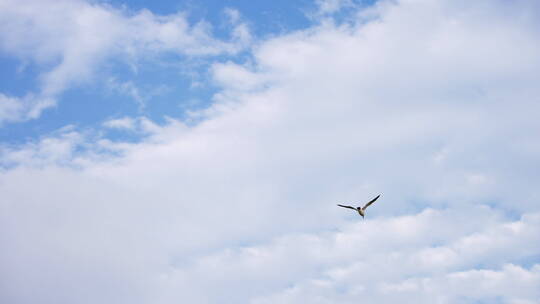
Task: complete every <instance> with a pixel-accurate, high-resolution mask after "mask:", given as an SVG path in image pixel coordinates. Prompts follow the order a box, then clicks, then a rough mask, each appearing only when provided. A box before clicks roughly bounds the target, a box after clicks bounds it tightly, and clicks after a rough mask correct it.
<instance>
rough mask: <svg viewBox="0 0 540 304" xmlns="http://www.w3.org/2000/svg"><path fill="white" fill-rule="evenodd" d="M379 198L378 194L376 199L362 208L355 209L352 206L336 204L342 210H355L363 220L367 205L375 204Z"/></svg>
mask: <svg viewBox="0 0 540 304" xmlns="http://www.w3.org/2000/svg"><path fill="white" fill-rule="evenodd" d="M379 196H381V195H380V194H379V195H377V197H375V198H374V199H372V200H371V201H369V202H367V203H366V204H365V205H364V207H356V208H355V207H353V206H346V205H340V204H338V206H340V207H343V208H348V209H353V210H356V211H357V212H358V214H360V215H361V216H362V218H364V216H365V215H366V208H367V207H369V205H371V204H373V202H375V201H376V200H377V199H378V198H379Z"/></svg>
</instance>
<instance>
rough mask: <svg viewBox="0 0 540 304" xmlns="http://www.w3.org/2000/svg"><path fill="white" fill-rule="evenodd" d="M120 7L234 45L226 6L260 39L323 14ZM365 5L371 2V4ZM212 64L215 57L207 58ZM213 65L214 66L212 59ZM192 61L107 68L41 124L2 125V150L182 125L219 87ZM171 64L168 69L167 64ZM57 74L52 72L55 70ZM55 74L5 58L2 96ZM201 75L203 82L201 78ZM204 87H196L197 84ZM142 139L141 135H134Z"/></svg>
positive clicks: (214, 4) (141, 1) (187, 5)
mask: <svg viewBox="0 0 540 304" xmlns="http://www.w3.org/2000/svg"><path fill="white" fill-rule="evenodd" d="M94 2H97V3H108V4H109V5H112V6H114V7H124V8H126V9H127V10H129V11H132V12H134V13H135V12H137V11H139V10H141V9H147V10H150V11H152V12H153V13H154V14H158V15H168V14H173V13H176V12H179V11H181V12H187V14H188V15H187V16H188V18H189V20H190V22H191V23H196V22H198V21H200V20H205V21H207V22H209V23H210V24H212V28H213V35H215V36H216V37H217V38H219V39H225V40H226V39H228V38H229V35H230V26H228V25H227V19H226V16H225V14H224V9H225V8H233V9H236V10H238V11H239V12H240V13H241V15H242V18H243V20H244V21H246V22H247V23H248V24H249V26H250V29H251V31H252V34H253V35H254V36H255V37H257V38H258V39H261V38H264V37H268V36H273V35H279V34H283V33H286V32H290V31H294V30H298V29H302V28H306V27H309V26H310V25H311V24H312V22H313V21H312V20H310V19H309V17H307V14H308V13H309V12H313V11H314V10H315V8H316V6H315V3H314V1H310V0H296V1H289V0H273V1H253V0H205V1H173V0H167V1H148V0H104V1H94ZM371 2H373V1H372V0H370V1H363V3H364V4H367V3H371ZM246 56H247V54H246V53H241V54H238V55H235V56H220V57H213V58H211V60H212V61H214V62H216V61H227V60H232V61H236V62H241V61H243V60H244V59H245V58H246ZM207 59H208V58H207ZM207 59H206V60H207ZM206 60H205V59H195V60H193V59H189V60H188V59H187V58H183V57H182V56H179V55H174V54H166V55H163V56H161V58H160V59H159V62H140V64H139V66H138V71H137V73H134V72H133V71H132V70H131V68H130V67H129V66H127V65H126V64H124V63H122V62H107V63H106V64H105V65H104V66H103V67H101V68H100V71H99V72H98V73H97V74H98V75H97V77H96V79H97V81H93V82H91V83H87V84H82V85H78V86H74V87H71V88H70V89H68V90H67V91H65V92H63V93H62V94H61V95H60V96H59V97H58V105H57V106H56V107H54V108H49V109H47V110H45V111H44V112H43V113H42V115H41V116H40V117H39V118H38V119H34V120H29V121H27V122H22V123H7V124H4V125H3V126H1V127H0V143H1V144H8V145H10V144H15V145H16V144H21V143H24V142H27V141H28V140H35V139H37V138H39V137H41V136H43V135H46V134H50V133H51V132H54V131H55V130H58V129H60V128H62V127H64V126H66V125H74V126H76V127H77V128H81V129H85V128H95V127H96V126H98V125H99V124H101V123H103V122H104V121H106V120H108V119H112V118H121V117H125V116H131V117H135V116H146V117H148V118H150V119H152V120H154V121H157V122H158V123H159V122H163V120H164V117H165V116H169V117H173V118H179V119H182V118H183V117H184V116H185V113H186V111H187V110H194V109H198V108H204V107H207V106H208V105H209V104H211V102H212V95H213V94H214V93H215V92H216V89H217V88H216V87H214V86H213V85H212V83H211V82H210V81H209V79H208V72H207V68H208V61H206ZM160 63H163V64H160ZM47 68H49V67H47ZM47 68H45V69H44V68H43V67H38V66H36V65H33V64H26V63H25V62H21V61H20V60H18V59H17V58H15V57H10V56H8V55H7V54H2V53H0V92H1V93H4V94H7V95H10V96H16V97H23V96H24V95H25V94H27V93H37V92H39V79H38V77H37V75H39V73H40V72H43V71H47ZM111 77H112V78H114V81H115V82H117V83H126V82H131V83H132V84H133V85H134V86H135V87H137V88H138V89H139V90H140V93H141V95H142V97H143V99H144V106H141V105H140V104H139V103H138V102H137V101H136V100H135V99H134V98H133V97H132V96H129V95H127V94H125V93H122V92H120V91H119V90H115V89H112V88H111V86H110V85H107V81H108V79H110V78H111ZM194 77H195V78H196V79H194ZM194 80H195V81H197V82H198V83H199V84H200V85H198V86H193V85H192V84H193V81H194ZM121 134H122V133H121V132H110V134H109V137H110V138H112V139H122V140H125V139H127V138H129V136H128V135H125V134H124V135H121ZM131 136H135V135H131Z"/></svg>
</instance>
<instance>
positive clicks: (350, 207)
mask: <svg viewBox="0 0 540 304" xmlns="http://www.w3.org/2000/svg"><path fill="white" fill-rule="evenodd" d="M338 206H340V207H343V208H349V209H352V210H356V208H354V207H352V206H344V205H340V204H338Z"/></svg>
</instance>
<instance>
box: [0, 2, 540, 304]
mask: <svg viewBox="0 0 540 304" xmlns="http://www.w3.org/2000/svg"><path fill="white" fill-rule="evenodd" d="M537 6H538V4H537V3H536V2H533V1H520V2H515V3H513V4H512V5H511V6H509V5H508V4H507V3H506V2H505V1H474V2H471V1H468V2H464V1H461V2H456V1H445V0H439V1H420V0H414V1H413V0H407V1H405V0H404V1H399V2H396V1H381V2H379V3H378V4H376V5H375V6H373V7H371V8H369V9H362V10H361V11H358V13H357V18H356V20H357V22H355V23H352V24H351V23H346V24H340V23H335V24H334V23H324V24H319V25H315V26H313V27H311V28H309V29H306V30H302V31H296V32H293V33H289V34H286V35H282V36H276V37H273V38H271V39H269V40H265V41H262V42H261V43H260V45H258V46H257V47H256V48H255V49H254V50H253V53H252V58H251V59H250V60H248V62H246V63H243V64H238V63H232V62H221V63H216V64H215V65H214V66H213V68H212V73H213V79H214V80H215V83H216V84H217V85H219V86H220V90H219V92H218V93H216V94H215V96H214V97H213V102H214V103H213V105H212V106H211V107H209V108H208V109H205V110H201V111H199V112H196V113H193V117H196V118H197V119H198V123H197V124H195V125H191V126H188V125H186V124H185V123H182V122H180V121H175V120H168V121H167V122H166V123H165V124H157V123H155V122H152V121H150V120H148V119H142V118H141V119H134V121H137V123H134V124H135V125H136V126H139V125H140V126H141V128H143V127H142V126H144V128H146V130H151V132H149V135H148V137H147V138H145V139H144V140H142V141H141V142H139V143H129V144H127V143H122V142H112V141H110V140H109V141H107V140H95V138H88V137H85V135H84V134H82V133H81V132H78V131H77V130H72V129H70V130H66V131H64V132H61V133H60V134H57V135H53V136H51V140H50V141H48V142H47V143H48V144H47V145H45V144H42V143H36V144H34V145H33V146H31V147H30V146H25V147H21V148H19V149H17V148H16V147H15V148H13V147H12V148H10V149H9V150H6V151H5V152H4V154H3V157H6V158H9V157H11V158H12V159H13V161H12V162H11V164H10V166H9V167H6V168H4V169H3V170H2V171H1V173H0V192H1V193H2V198H3V200H2V202H1V204H0V208H1V211H2V212H0V231H1V232H0V242H1V244H2V247H3V248H9V250H3V251H1V252H0V271H1V272H2V274H3V275H2V276H1V277H0V283H1V284H0V288H2V289H0V295H1V297H2V300H3V302H10V303H13V302H14V303H17V302H19V303H25V302H36V301H38V300H37V299H39V301H40V302H45V303H48V302H51V303H53V302H54V303H59V302H60V303H73V302H81V301H88V302H104V303H119V302H120V303H123V302H126V303H127V302H129V303H175V302H178V301H185V302H190V303H221V302H223V301H224V299H227V301H230V302H235V303H250V302H251V303H277V302H279V303H304V302H306V301H307V302H310V303H357V301H358V299H359V298H362V299H364V300H365V301H366V302H377V303H395V302H396V301H397V300H399V299H403V297H407V298H408V299H412V300H414V301H417V302H419V303H428V302H429V303H432V302H434V301H435V302H437V301H438V302H441V303H455V302H459V301H461V302H465V303H467V302H473V301H492V300H497V301H501V302H503V303H527V302H532V303H534V302H535V301H536V302H537V300H538V297H539V294H538V291H537V289H536V288H535V286H537V285H538V282H539V279H540V278H539V266H538V265H539V261H538V254H539V252H540V248H539V247H538V245H537V244H540V242H539V241H540V240H539V237H540V235H539V233H538V230H539V225H540V222H539V219H540V217H539V213H538V212H540V209H539V205H538V199H539V197H540V194H539V192H538V189H537V187H536V185H538V183H539V176H538V173H537V172H538V169H540V168H538V165H537V164H540V162H539V161H538V155H540V154H539V153H538V152H539V151H540V145H539V144H538V140H537V139H538V134H537V132H536V130H538V129H539V127H540V125H539V124H540V123H539V121H538V119H537V115H536V113H538V112H539V110H540V109H539V106H538V100H537V97H535V96H540V94H539V93H540V92H539V88H538V86H537V85H536V82H537V79H538V76H539V75H538V73H539V71H540V58H539V56H538V55H537V54H539V52H537V51H538V48H539V46H540V39H539V38H538V37H540V35H538V29H539V28H540V27H538V22H539V20H540V18H538V14H537V12H538V11H540V10H532V9H531V8H534V7H537ZM129 121H130V120H129V119H127V120H126V121H125V122H120V121H117V122H112V121H111V122H108V123H105V125H106V126H108V127H113V126H115V125H116V126H121V125H123V126H129V125H132V124H131V123H130V122H129ZM63 134H73V135H70V136H67V137H65V135H63ZM62 138H63V141H61V142H64V141H67V142H68V143H70V142H71V143H76V144H75V148H69V147H73V146H70V145H69V144H67V146H64V145H60V144H55V143H56V142H55V141H54V140H52V139H59V140H60V139H62ZM98 139H99V138H98ZM44 140H45V139H44ZM81 145H89V146H90V147H100V148H99V149H101V147H103V149H108V151H120V152H121V153H116V154H115V153H112V154H99V153H98V152H99V149H98V148H95V149H89V151H90V152H88V154H85V153H86V152H84V151H80V150H79V149H77V148H76V147H77V146H81ZM47 147H51V148H47ZM66 147H67V148H66ZM20 151H38V152H32V153H28V154H25V155H24V156H20V157H18V158H17V157H15V156H16V155H17V153H19V152H20ZM48 151H52V152H48ZM54 151H56V152H54ZM66 151H71V152H69V153H67V152H66ZM96 151H97V152H96ZM96 154H97V155H102V157H96ZM40 155H48V156H47V157H42V159H47V160H50V161H47V162H46V163H44V162H41V163H35V162H33V161H34V159H38V158H39V157H40ZM103 155H105V156H103ZM55 157H58V158H55ZM66 159H68V161H66ZM29 189H31V191H30V190H29ZM377 193H382V197H381V199H380V200H379V201H377V203H376V204H375V205H373V207H370V209H369V210H368V214H367V219H366V220H364V221H362V220H361V219H360V218H358V216H357V215H354V214H353V213H352V212H351V213H347V212H346V211H344V210H338V208H337V207H336V206H335V204H336V203H342V202H350V204H361V203H363V201H362V200H363V199H369V198H370V197H372V195H373V194H377ZM36 248H39V250H36ZM467 286H470V287H471V288H465V287H467ZM28 290H32V292H31V293H30V292H28ZM209 290H210V291H212V292H209ZM81 299H82V300H81Z"/></svg>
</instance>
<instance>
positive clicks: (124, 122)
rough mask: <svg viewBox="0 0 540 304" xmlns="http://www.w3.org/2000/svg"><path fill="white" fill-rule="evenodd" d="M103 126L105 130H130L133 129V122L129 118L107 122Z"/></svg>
mask: <svg viewBox="0 0 540 304" xmlns="http://www.w3.org/2000/svg"><path fill="white" fill-rule="evenodd" d="M103 125H104V126H105V127H107V128H112V129H128V130H132V129H133V128H135V121H134V120H133V118H131V117H124V118H118V119H111V120H107V121H106V122H105V123H103Z"/></svg>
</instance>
